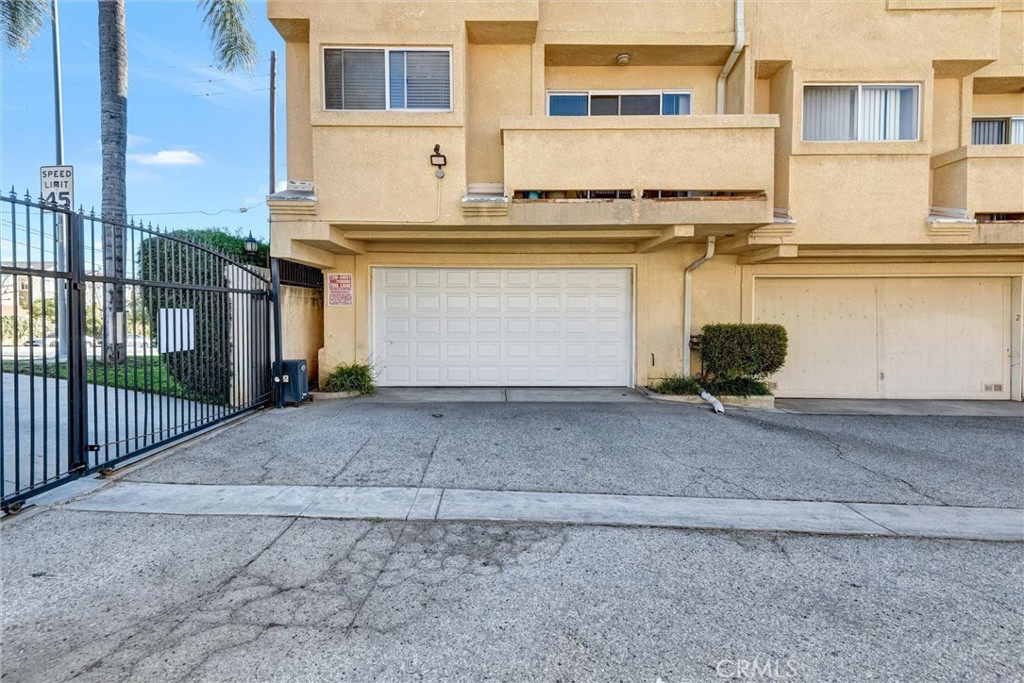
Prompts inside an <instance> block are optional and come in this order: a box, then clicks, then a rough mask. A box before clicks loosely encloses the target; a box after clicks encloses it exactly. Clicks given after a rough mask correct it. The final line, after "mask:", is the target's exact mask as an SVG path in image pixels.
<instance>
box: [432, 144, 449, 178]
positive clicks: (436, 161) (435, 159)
mask: <svg viewBox="0 0 1024 683" xmlns="http://www.w3.org/2000/svg"><path fill="white" fill-rule="evenodd" d="M430 163H431V165H433V166H437V172H436V173H434V175H436V176H437V177H438V178H444V167H445V166H447V165H448V157H446V156H445V155H443V154H441V145H434V153H433V154H431V155H430Z"/></svg>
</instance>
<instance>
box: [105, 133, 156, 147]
mask: <svg viewBox="0 0 1024 683" xmlns="http://www.w3.org/2000/svg"><path fill="white" fill-rule="evenodd" d="M151 142H153V141H152V140H150V139H149V138H147V137H145V136H143V135H135V134H134V133H128V149H138V148H139V147H147V146H149V144H150V143H151ZM97 144H98V143H97Z"/></svg>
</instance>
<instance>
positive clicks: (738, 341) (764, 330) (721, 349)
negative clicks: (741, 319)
mask: <svg viewBox="0 0 1024 683" xmlns="http://www.w3.org/2000/svg"><path fill="white" fill-rule="evenodd" d="M702 333H703V336H702V338H701V342H700V355H701V358H702V359H703V361H704V371H705V373H706V374H708V375H714V376H715V377H716V378H728V377H767V376H768V375H770V374H772V373H773V372H776V371H777V370H778V369H779V368H781V367H782V365H783V364H784V363H785V362H786V347H787V338H786V328H784V327H783V326H782V325H772V324H765V323H754V324H750V323H746V324H715V325H705V326H704V329H703V330H702Z"/></svg>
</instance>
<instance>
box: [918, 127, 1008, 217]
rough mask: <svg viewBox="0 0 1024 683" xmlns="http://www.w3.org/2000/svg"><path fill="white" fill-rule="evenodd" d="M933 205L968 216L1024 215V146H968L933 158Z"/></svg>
mask: <svg viewBox="0 0 1024 683" xmlns="http://www.w3.org/2000/svg"><path fill="white" fill-rule="evenodd" d="M931 166H932V204H933V205H935V206H939V207H948V208H957V209H966V212H967V214H966V215H967V217H969V218H974V217H975V216H976V215H977V214H979V213H984V214H1018V213H1024V145H969V146H966V147H960V148H958V149H954V150H952V151H949V152H946V153H945V154H940V155H938V156H935V157H932V161H931Z"/></svg>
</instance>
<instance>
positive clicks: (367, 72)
mask: <svg viewBox="0 0 1024 683" xmlns="http://www.w3.org/2000/svg"><path fill="white" fill-rule="evenodd" d="M450 64H451V55H450V53H449V52H448V51H447V50H444V51H442V50H390V49H381V50H356V49H331V50H324V95H325V96H324V103H325V106H326V107H327V109H346V110H360V109H370V110H383V109H451V68H450Z"/></svg>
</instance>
